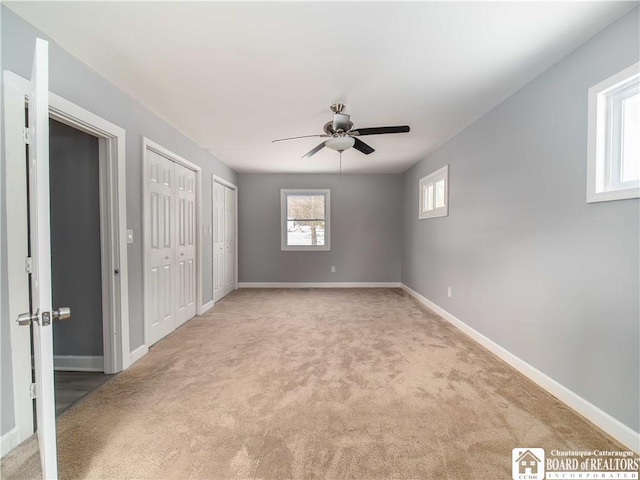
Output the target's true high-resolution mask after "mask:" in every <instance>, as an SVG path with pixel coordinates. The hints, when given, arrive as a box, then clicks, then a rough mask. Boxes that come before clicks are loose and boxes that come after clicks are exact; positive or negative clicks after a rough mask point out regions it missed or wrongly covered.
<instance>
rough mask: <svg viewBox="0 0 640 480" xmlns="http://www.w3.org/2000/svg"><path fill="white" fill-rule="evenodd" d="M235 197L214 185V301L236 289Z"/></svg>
mask: <svg viewBox="0 0 640 480" xmlns="http://www.w3.org/2000/svg"><path fill="white" fill-rule="evenodd" d="M235 219H236V195H235V191H234V190H233V189H231V188H229V187H227V186H225V185H222V184H220V183H217V182H214V183H213V300H214V301H216V302H217V301H218V300H220V299H221V298H222V297H224V296H225V295H227V294H229V293H231V292H232V291H233V290H234V289H235V278H236V271H235V269H236V229H235Z"/></svg>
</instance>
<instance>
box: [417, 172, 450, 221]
mask: <svg viewBox="0 0 640 480" xmlns="http://www.w3.org/2000/svg"><path fill="white" fill-rule="evenodd" d="M419 196H420V206H419V212H420V214H419V216H418V217H419V218H420V219H423V218H434V217H446V216H447V215H449V199H448V196H449V165H446V166H444V167H442V168H441V169H439V170H436V171H435V172H433V173H432V174H431V175H427V176H426V177H424V178H421V179H420V195H419Z"/></svg>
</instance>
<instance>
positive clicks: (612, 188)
mask: <svg viewBox="0 0 640 480" xmlns="http://www.w3.org/2000/svg"><path fill="white" fill-rule="evenodd" d="M639 70H640V63H636V64H634V65H631V66H630V67H628V68H625V69H624V70H622V71H621V72H618V73H616V74H615V75H612V76H611V77H609V78H607V79H606V80H603V81H602V82H600V83H598V84H596V85H594V86H592V87H591V88H590V89H589V93H588V103H589V105H588V108H589V109H588V130H587V135H588V138H587V141H588V144H587V203H594V202H607V201H611V200H624V199H629V198H639V197H640V182H633V184H631V185H629V186H627V187H625V186H624V184H621V183H619V182H615V185H612V182H611V179H609V178H607V176H609V175H610V174H609V172H610V170H611V169H610V168H607V165H606V162H608V161H609V155H608V154H607V150H608V149H610V148H612V146H611V144H610V141H611V138H612V132H608V131H607V126H608V125H610V124H611V107H612V105H611V102H609V101H608V100H609V98H610V96H611V95H612V94H615V93H616V91H619V93H620V94H622V93H623V91H624V90H625V89H626V88H630V87H629V86H627V87H626V88H624V87H625V85H626V84H629V83H631V82H634V81H638V80H639V79H640V71H639ZM599 113H600V115H599ZM627 183H630V182H627Z"/></svg>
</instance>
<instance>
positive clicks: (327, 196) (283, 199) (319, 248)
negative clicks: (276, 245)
mask: <svg viewBox="0 0 640 480" xmlns="http://www.w3.org/2000/svg"><path fill="white" fill-rule="evenodd" d="M289 195H323V196H324V202H325V203H324V240H325V244H324V245H316V246H313V245H287V196H289ZM280 249H281V250H282V251H283V252H328V251H330V250H331V190H330V189H328V188H326V189H285V188H283V189H281V190H280Z"/></svg>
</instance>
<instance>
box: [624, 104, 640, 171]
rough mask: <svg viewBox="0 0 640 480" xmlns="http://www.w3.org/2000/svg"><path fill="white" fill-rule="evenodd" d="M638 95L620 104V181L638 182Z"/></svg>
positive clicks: (639, 128)
mask: <svg viewBox="0 0 640 480" xmlns="http://www.w3.org/2000/svg"><path fill="white" fill-rule="evenodd" d="M639 132H640V95H634V96H633V97H629V98H627V99H626V100H624V101H623V102H622V148H621V153H622V155H621V156H622V158H621V161H622V166H621V167H622V168H621V169H620V181H621V182H632V181H637V180H640V133H639Z"/></svg>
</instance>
